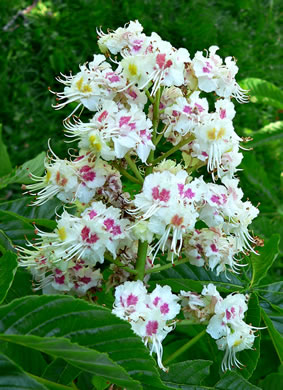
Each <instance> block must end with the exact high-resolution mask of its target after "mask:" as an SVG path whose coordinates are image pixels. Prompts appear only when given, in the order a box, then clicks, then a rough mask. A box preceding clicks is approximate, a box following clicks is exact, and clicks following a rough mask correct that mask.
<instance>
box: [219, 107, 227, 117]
mask: <svg viewBox="0 0 283 390" xmlns="http://www.w3.org/2000/svg"><path fill="white" fill-rule="evenodd" d="M224 118H226V110H225V109H224V108H220V119H224Z"/></svg>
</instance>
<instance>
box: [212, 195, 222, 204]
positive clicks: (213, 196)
mask: <svg viewBox="0 0 283 390" xmlns="http://www.w3.org/2000/svg"><path fill="white" fill-rule="evenodd" d="M210 200H211V201H212V202H213V203H216V204H217V205H218V206H220V205H221V202H220V197H219V196H218V195H212V197H211V198H210Z"/></svg>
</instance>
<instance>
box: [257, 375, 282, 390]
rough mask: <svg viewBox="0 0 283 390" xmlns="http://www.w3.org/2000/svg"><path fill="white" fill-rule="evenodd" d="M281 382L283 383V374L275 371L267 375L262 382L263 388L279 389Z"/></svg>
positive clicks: (269, 389)
mask: <svg viewBox="0 0 283 390" xmlns="http://www.w3.org/2000/svg"><path fill="white" fill-rule="evenodd" d="M280 383H283V374H280V373H279V372H274V373H272V374H270V375H267V377H266V378H265V379H264V380H263V382H261V386H262V388H263V390H278V386H279V385H280Z"/></svg>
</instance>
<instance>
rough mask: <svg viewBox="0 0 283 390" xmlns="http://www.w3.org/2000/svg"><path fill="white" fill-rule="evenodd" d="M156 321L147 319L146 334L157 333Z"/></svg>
mask: <svg viewBox="0 0 283 390" xmlns="http://www.w3.org/2000/svg"><path fill="white" fill-rule="evenodd" d="M157 329H158V322H157V321H148V323H147V324H146V334H147V335H148V336H152V335H153V334H156V333H157Z"/></svg>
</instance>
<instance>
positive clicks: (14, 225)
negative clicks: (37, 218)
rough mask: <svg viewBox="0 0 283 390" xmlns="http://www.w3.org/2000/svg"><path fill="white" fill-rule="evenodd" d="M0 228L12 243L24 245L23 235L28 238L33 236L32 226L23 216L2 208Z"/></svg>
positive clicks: (0, 211)
mask: <svg viewBox="0 0 283 390" xmlns="http://www.w3.org/2000/svg"><path fill="white" fill-rule="evenodd" d="M0 230H3V231H4V233H5V235H6V236H7V237H8V238H9V239H10V240H11V241H12V242H13V244H14V245H24V244H25V242H26V240H25V237H27V238H28V239H31V238H32V237H34V227H33V226H32V225H31V224H30V223H28V222H26V220H25V219H24V218H23V217H21V216H17V215H16V214H11V213H8V212H6V211H2V210H0Z"/></svg>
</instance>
